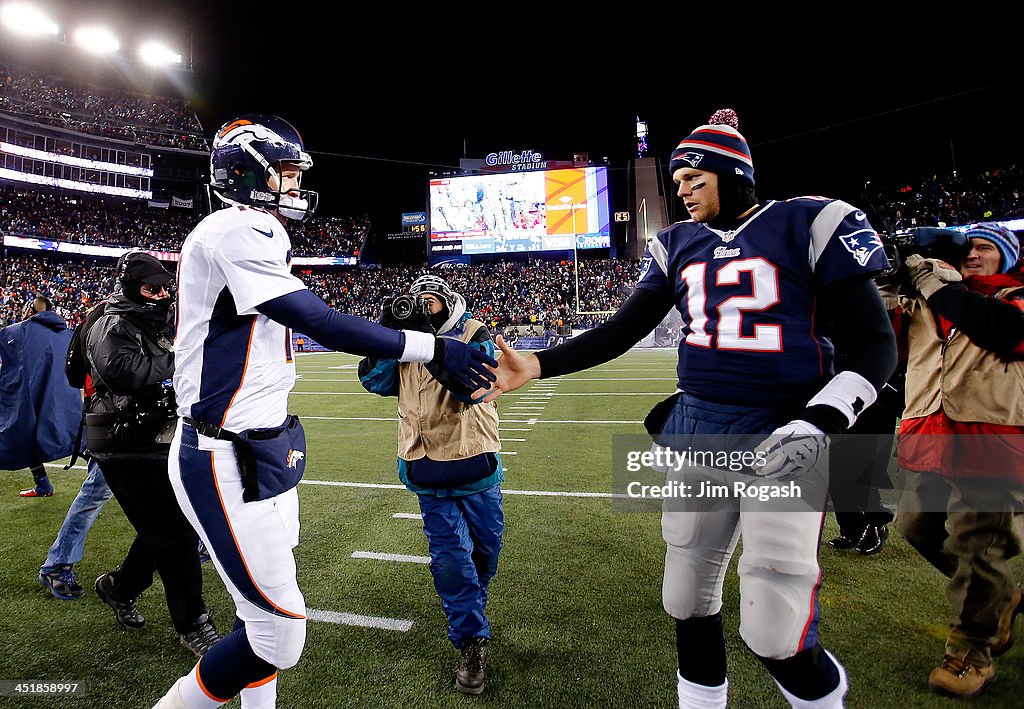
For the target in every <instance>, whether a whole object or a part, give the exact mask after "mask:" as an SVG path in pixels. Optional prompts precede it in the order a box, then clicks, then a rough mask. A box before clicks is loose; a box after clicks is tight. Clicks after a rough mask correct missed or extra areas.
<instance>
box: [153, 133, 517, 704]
mask: <svg viewBox="0 0 1024 709" xmlns="http://www.w3.org/2000/svg"><path fill="white" fill-rule="evenodd" d="M312 163H313V161H312V159H311V158H310V156H309V154H308V153H306V151H305V149H304V147H303V144H302V139H301V137H300V136H299V134H298V132H297V131H296V130H295V128H294V127H292V126H291V125H290V124H289V123H288V122H287V121H285V120H283V119H281V118H278V117H276V116H269V115H258V114H253V115H245V116H240V117H239V118H237V119H235V120H233V121H230V122H228V123H226V124H225V125H224V126H223V127H222V128H221V129H220V130H219V131H218V132H217V134H216V136H215V138H214V141H213V149H212V152H211V156H210V167H211V181H210V190H211V192H212V193H213V196H216V197H217V198H218V199H219V200H220V202H222V203H223V207H224V208H223V209H219V210H216V211H214V212H213V213H212V214H210V215H209V216H208V217H206V218H205V219H203V221H202V222H200V223H199V225H198V226H197V227H196V228H195V229H194V230H193V231H192V233H191V234H189V236H188V238H187V239H186V240H185V244H184V246H183V248H182V253H181V262H180V264H179V266H178V286H179V291H178V298H179V300H178V330H177V340H176V346H175V358H176V361H175V374H174V387H175V391H176V392H177V396H178V414H179V416H180V417H181V420H180V422H179V424H178V429H177V432H176V434H175V437H174V442H173V444H172V448H171V456H170V477H171V484H172V485H173V487H174V491H175V494H176V496H177V499H178V503H179V504H180V505H181V508H182V510H183V511H184V513H185V516H186V517H188V519H189V521H190V522H191V523H192V525H193V526H194V527H195V528H196V531H197V532H198V533H199V536H200V537H201V538H202V540H203V542H204V543H205V544H206V548H207V549H208V550H209V551H210V555H211V557H212V559H213V561H214V564H215V565H216V567H217V571H218V573H219V574H220V577H221V578H222V579H223V581H224V584H225V585H226V586H227V589H228V591H229V592H230V593H231V596H232V598H233V599H234V601H235V606H236V616H237V617H236V620H235V626H234V629H233V631H232V632H231V633H229V634H228V635H226V636H225V637H224V639H223V640H222V641H221V642H219V643H217V644H216V645H215V646H214V647H213V648H212V649H210V650H209V651H208V652H207V654H206V655H205V656H204V657H203V659H202V661H201V662H200V663H199V664H197V665H196V666H195V668H194V669H193V670H192V671H191V672H190V673H189V674H188V675H186V676H184V677H182V678H180V679H179V680H178V681H177V682H175V684H174V686H172V687H171V689H170V690H169V691H168V692H167V694H166V695H165V696H164V697H163V698H162V699H160V701H159V702H158V703H157V705H156V706H157V707H159V708H160V709H167V708H169V707H193V708H198V707H217V706H220V705H221V704H223V703H225V702H227V701H228V700H230V699H231V698H232V697H234V696H235V695H237V694H241V701H242V706H243V707H245V708H246V709H255V708H257V707H259V708H260V709H263V708H264V707H273V706H275V704H276V695H277V686H276V685H277V682H276V678H277V671H278V670H279V669H284V668H288V667H292V666H293V665H295V663H296V662H298V659H299V655H300V654H301V652H302V647H303V644H304V642H305V637H306V621H305V613H306V606H305V602H304V600H303V597H302V593H301V591H300V590H299V587H298V584H297V583H296V578H295V560H294V557H293V555H292V547H294V546H295V545H296V544H298V534H299V514H298V512H299V509H298V507H299V506H298V495H297V491H296V485H297V484H298V481H299V478H300V477H301V474H302V470H303V468H304V466H305V454H306V451H305V450H304V449H305V437H304V434H303V433H302V427H301V424H299V423H298V419H297V418H295V417H293V416H289V415H288V412H287V404H288V393H289V391H291V389H292V386H293V385H294V383H295V363H294V360H293V353H292V346H291V329H293V328H294V329H301V331H302V332H303V333H306V334H307V335H309V336H310V337H312V338H313V339H315V340H316V341H317V342H319V343H321V344H323V345H324V346H326V347H329V348H331V349H335V350H341V351H345V352H351V353H353V354H359V355H363V356H370V357H378V358H391V359H398V360H399V361H403V362H434V363H436V364H439V365H441V366H442V367H443V368H445V369H446V370H447V371H448V372H449V373H450V374H451V375H453V376H454V378H455V379H456V380H457V381H460V382H462V384H463V385H465V386H469V387H471V388H472V389H474V390H475V389H478V388H490V381H492V380H493V378H494V375H493V374H491V373H490V372H489V371H488V369H487V368H486V366H485V364H490V365H492V366H493V365H496V364H497V363H496V362H495V361H494V360H493V359H492V358H490V357H489V356H487V355H486V354H485V353H483V352H481V351H480V350H478V349H476V348H472V347H470V346H468V345H466V344H464V343H462V342H459V341H456V340H450V339H441V338H435V337H434V336H433V335H431V334H428V333H423V332H415V331H404V330H391V329H388V328H385V327H381V326H379V325H377V324H375V323H371V322H369V321H367V320H364V319H363V318H358V317H354V316H351V315H345V314H342V313H339V312H337V311H335V310H333V309H331V308H330V307H328V306H327V305H326V304H325V303H324V302H323V301H322V300H321V299H320V298H318V297H317V296H315V295H314V294H313V293H311V292H310V291H308V290H307V289H306V287H305V285H304V284H303V283H302V281H300V280H299V279H298V278H296V277H295V276H293V275H292V274H291V271H290V268H289V262H290V260H291V244H290V241H289V238H288V233H287V231H286V230H285V227H284V225H285V224H286V223H287V220H290V219H291V220H302V219H305V218H306V217H308V216H309V215H310V214H312V213H313V210H314V209H315V208H316V202H317V195H316V193H315V192H311V191H309V190H304V189H301V188H300V181H301V177H302V173H303V172H304V171H305V170H307V169H308V168H309V167H310V166H311V165H312ZM211 201H213V200H212V198H211Z"/></svg>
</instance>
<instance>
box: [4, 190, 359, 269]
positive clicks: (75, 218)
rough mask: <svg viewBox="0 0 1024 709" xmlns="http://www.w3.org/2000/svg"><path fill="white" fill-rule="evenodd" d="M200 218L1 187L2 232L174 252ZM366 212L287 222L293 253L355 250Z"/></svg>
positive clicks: (169, 210)
mask: <svg viewBox="0 0 1024 709" xmlns="http://www.w3.org/2000/svg"><path fill="white" fill-rule="evenodd" d="M198 222H199V216H197V212H196V211H195V210H192V209H187V210H186V209H177V208H173V207H171V208H165V209H159V208H152V207H149V206H147V204H146V203H145V202H136V201H129V200H119V199H116V198H106V199H98V198H82V197H79V196H74V195H69V194H60V193H47V192H37V191H33V190H21V189H13V188H3V187H0V231H2V232H4V233H8V234H13V235H16V236H33V237H40V238H44V239H53V240H55V241H69V242H73V243H78V244H102V245H109V246H135V247H139V248H144V249H152V250H156V251H177V250H178V249H180V248H181V244H182V242H183V241H184V240H185V237H186V236H188V233H189V232H190V231H192V228H193V227H195V225H196V224H197V223H198ZM369 229H370V222H369V219H368V218H367V217H329V216H315V217H313V218H311V219H310V220H309V221H308V222H303V223H301V224H298V225H296V226H293V227H291V234H290V235H291V241H292V250H293V252H294V253H295V255H297V256H339V255H358V253H359V248H360V245H361V244H362V242H363V239H365V238H366V235H367V233H368V231H369Z"/></svg>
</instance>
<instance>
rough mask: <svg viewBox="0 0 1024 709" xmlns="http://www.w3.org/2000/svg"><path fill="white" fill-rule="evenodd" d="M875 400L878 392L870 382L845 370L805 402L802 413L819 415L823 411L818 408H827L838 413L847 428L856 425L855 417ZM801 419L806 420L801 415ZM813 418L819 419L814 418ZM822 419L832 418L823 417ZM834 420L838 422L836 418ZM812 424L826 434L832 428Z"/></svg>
mask: <svg viewBox="0 0 1024 709" xmlns="http://www.w3.org/2000/svg"><path fill="white" fill-rule="evenodd" d="M876 398H878V392H877V391H875V387H874V386H872V384H871V382H869V381H868V380H867V379H865V378H864V377H862V376H861V375H859V374H857V373H856V372H854V371H851V370H847V371H845V372H840V373H839V374H837V375H836V376H835V377H833V378H832V381H830V382H829V383H828V384H826V385H825V386H824V387H822V389H821V391H819V392H818V393H817V394H815V395H814V398H813V399H811V400H810V401H808V402H807V410H806V411H805V412H804V413H808V412H813V411H818V412H819V414H820V413H822V412H823V409H820V408H819V407H826V406H827V407H829V408H831V409H834V410H836V411H837V412H839V413H840V414H841V415H842V417H843V419H845V423H846V428H849V427H850V426H853V424H854V423H856V421H857V417H858V416H860V413H861V412H862V411H863V410H864V409H866V408H867V407H869V406H871V405H872V404H873V403H875V399H876ZM801 418H803V419H804V420H807V418H808V417H807V416H803V415H802V416H801ZM814 418H819V417H818V416H814ZM823 418H825V419H827V418H833V417H829V416H825V417H823ZM836 420H837V421H838V418H836ZM813 423H815V425H817V426H818V428H821V429H822V430H823V431H825V432H826V433H830V432H831V431H828V429H829V428H832V427H833V426H832V425H826V426H822V425H820V423H819V422H818V421H815V422H813Z"/></svg>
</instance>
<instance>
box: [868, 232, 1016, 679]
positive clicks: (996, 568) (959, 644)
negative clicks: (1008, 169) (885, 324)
mask: <svg viewBox="0 0 1024 709" xmlns="http://www.w3.org/2000/svg"><path fill="white" fill-rule="evenodd" d="M967 237H968V239H970V252H969V253H968V255H967V256H966V257H965V258H964V259H963V261H962V262H961V263H960V264H959V270H956V269H954V268H953V267H952V266H950V265H949V264H947V263H945V262H943V261H940V260H938V259H931V258H928V259H926V258H924V257H922V256H921V255H913V256H910V257H908V259H907V261H906V267H907V274H908V276H909V278H910V280H911V281H912V283H913V289H914V292H913V293H912V294H911V295H910V297H901V298H899V299H898V302H897V298H896V295H895V294H894V293H888V294H884V297H885V298H886V300H887V305H889V306H890V307H891V309H895V310H896V321H895V322H896V323H897V330H898V331H899V334H900V335H901V337H905V338H906V342H907V352H908V362H907V380H906V382H907V386H906V397H907V398H906V402H907V405H906V410H905V411H904V413H903V419H902V422H901V424H900V432H899V436H900V445H899V462H900V466H901V467H902V468H903V469H904V470H906V471H908V478H907V480H906V482H905V484H904V492H903V494H902V496H901V498H900V501H899V505H898V507H897V515H896V521H895V524H896V527H897V529H899V531H900V533H901V534H903V536H904V537H905V538H906V539H907V541H908V542H910V544H911V545H912V546H913V547H914V548H915V549H917V550H918V552H920V553H921V555H922V556H923V557H924V558H925V559H927V560H928V561H929V562H930V563H931V564H932V565H934V566H935V567H936V568H937V569H938V570H939V571H941V572H942V573H943V574H945V575H946V576H948V577H949V579H950V581H949V584H948V586H947V589H946V594H947V596H948V598H949V601H950V604H951V605H952V606H953V610H954V612H955V613H956V620H955V621H954V622H953V623H952V625H951V629H950V632H949V636H948V638H947V640H946V648H945V657H944V659H943V660H942V662H941V664H940V665H939V667H937V668H935V669H934V670H932V673H931V675H930V676H929V678H928V684H929V685H930V686H931V687H932V689H934V690H936V691H939V692H943V693H946V694H951V695H953V696H960V697H966V696H973V695H976V694H978V693H979V692H981V691H982V689H983V688H984V686H985V685H986V683H987V682H988V681H989V680H991V679H992V677H994V676H995V666H994V665H993V662H992V658H993V657H995V656H998V655H1001V654H1002V653H1004V652H1006V651H1007V650H1008V649H1009V647H1010V645H1011V644H1012V642H1013V620H1014V617H1015V616H1016V615H1017V613H1019V612H1020V611H1021V610H1022V609H1024V604H1022V601H1021V589H1020V587H1019V586H1018V585H1017V584H1016V583H1015V582H1014V579H1013V575H1012V572H1011V570H1010V568H1009V566H1008V564H1007V561H1008V560H1009V559H1010V558H1012V557H1014V556H1016V555H1017V554H1018V553H1020V549H1021V536H1020V532H1019V527H1018V526H1017V525H1018V524H1019V523H1020V521H1021V513H1022V512H1024V435H1021V434H1022V433H1024V274H1022V273H1021V272H1020V271H1019V270H1018V269H1017V268H1016V266H1017V259H1018V256H1019V254H1020V244H1019V242H1018V239H1017V237H1016V236H1015V235H1014V233H1013V232H1011V231H1010V230H1009V229H1007V228H1005V227H1003V226H1000V225H998V224H995V223H986V224H978V225H977V226H975V227H973V228H972V229H970V230H969V231H968V232H967ZM947 525H948V529H947Z"/></svg>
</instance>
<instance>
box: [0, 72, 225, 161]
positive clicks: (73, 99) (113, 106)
mask: <svg viewBox="0 0 1024 709" xmlns="http://www.w3.org/2000/svg"><path fill="white" fill-rule="evenodd" d="M0 111H3V112H4V113H10V114H13V115H16V116H21V117H23V118H28V119H31V120H35V121H39V122H42V123H48V124H51V125H56V126H60V127H64V128H71V129H73V130H76V131H80V132H83V133H89V134H92V135H99V136H103V137H107V138H118V139H122V140H130V141H132V142H134V143H144V144H148V145H160V146H167V147H173V148H186V149H189V150H202V151H206V150H209V144H208V141H207V140H206V138H205V137H204V136H203V127H202V125H200V123H199V118H198V117H197V116H196V113H195V111H194V110H193V109H192V107H191V106H190V105H189V104H187V103H185V102H183V101H181V100H179V99H174V98H169V97H164V96H147V95H143V94H136V93H132V92H129V91H122V90H118V89H112V88H103V87H97V86H86V85H84V84H79V83H76V82H73V81H68V80H66V79H62V78H59V77H54V76H48V75H44V74H41V73H37V72H33V71H30V70H26V69H23V68H17V67H13V66H10V65H7V64H3V63H0Z"/></svg>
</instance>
